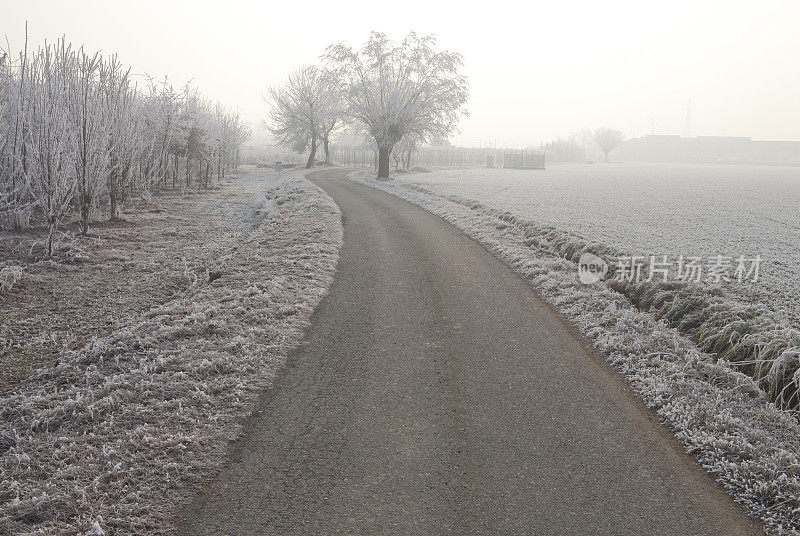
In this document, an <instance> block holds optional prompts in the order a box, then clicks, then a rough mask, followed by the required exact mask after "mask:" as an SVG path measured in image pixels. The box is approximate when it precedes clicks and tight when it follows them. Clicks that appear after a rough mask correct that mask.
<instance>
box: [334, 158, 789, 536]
mask: <svg viewBox="0 0 800 536" xmlns="http://www.w3.org/2000/svg"><path fill="white" fill-rule="evenodd" d="M349 177H350V178H351V179H353V180H357V181H359V182H361V183H362V184H365V185H367V186H371V187H373V188H377V189H379V190H383V191H385V192H388V193H390V194H393V195H395V196H397V197H400V198H402V199H405V200H407V201H410V202H412V203H414V204H415V205H418V206H420V207H422V208H424V209H426V210H429V211H430V212H433V213H435V214H438V215H439V216H441V217H443V218H444V219H446V220H447V221H449V222H451V223H453V224H454V225H456V226H457V227H459V228H461V229H462V230H464V231H465V232H466V233H467V234H468V235H470V236H471V237H473V238H474V239H476V240H478V241H479V242H481V243H482V244H483V245H484V246H486V247H487V248H488V249H489V250H490V251H492V252H493V253H494V254H495V255H496V256H498V257H499V258H501V259H503V260H504V261H505V262H506V263H508V264H509V265H510V266H511V267H512V268H513V269H514V270H516V271H517V272H519V273H520V274H521V275H522V276H523V277H525V278H526V279H527V280H528V281H529V282H530V283H531V284H532V285H533V286H534V287H535V288H536V289H537V290H538V291H539V293H540V294H541V295H542V296H543V297H544V298H545V299H546V300H548V301H549V302H550V303H551V304H552V305H553V306H555V307H556V309H558V310H559V311H560V312H561V313H562V314H563V315H564V316H565V317H566V318H568V319H569V320H570V321H571V322H572V323H574V324H575V325H576V326H577V327H578V328H579V329H580V330H581V331H582V333H583V334H584V335H585V336H586V337H587V339H588V340H589V341H590V342H592V343H593V344H594V346H595V347H596V348H597V350H598V351H599V352H600V353H601V354H602V355H603V356H604V357H605V358H606V359H607V360H608V361H609V362H610V363H611V364H612V365H614V366H615V367H616V368H617V369H618V370H619V371H620V372H622V373H623V374H624V375H625V376H626V377H627V379H628V380H629V381H630V383H631V385H632V386H633V388H634V389H635V390H636V391H637V392H638V393H639V395H640V396H641V397H642V398H643V399H644V401H645V403H646V404H647V405H648V406H649V407H651V408H652V409H653V410H655V411H656V412H657V414H658V415H659V416H660V417H661V418H662V419H663V420H664V422H665V423H666V424H667V425H669V426H670V427H671V429H672V430H673V432H674V434H675V436H676V437H677V438H678V439H679V440H680V441H681V442H682V443H683V445H684V446H685V448H686V449H687V450H688V451H689V452H690V453H691V454H693V455H694V456H695V458H696V459H697V460H698V461H699V462H700V463H701V464H702V465H703V466H704V467H705V468H706V469H707V470H708V471H709V472H710V473H711V474H712V475H713V476H714V477H715V478H716V479H717V481H718V482H719V483H720V484H722V485H723V486H724V487H725V489H726V490H727V491H728V492H729V493H730V494H731V495H732V496H733V497H734V499H735V500H736V501H737V502H738V503H739V504H741V505H743V506H744V507H745V508H746V509H747V510H748V512H749V513H750V515H752V516H753V517H756V518H758V519H761V520H762V521H763V523H764V525H765V527H766V530H767V532H768V534H770V535H779V534H780V535H787V534H792V535H800V424H798V421H797V420H796V418H795V417H794V416H792V415H791V414H789V413H788V412H785V411H781V410H780V409H778V408H777V407H776V406H775V405H774V404H773V403H771V402H769V401H768V400H767V399H766V397H765V395H764V393H763V392H762V391H761V390H760V389H759V388H758V386H757V385H756V383H755V382H754V380H753V379H752V378H751V377H749V376H747V375H745V374H742V373H740V372H737V371H735V370H733V369H732V368H731V367H730V366H729V364H728V363H727V362H726V361H724V360H719V361H716V362H715V361H714V360H713V359H712V358H711V356H709V355H708V354H706V353H703V352H701V351H700V350H699V349H698V347H697V345H696V344H694V343H693V342H692V341H690V340H688V339H687V338H686V337H684V336H682V335H681V334H679V333H678V331H677V330H676V329H674V328H672V327H669V326H668V325H667V323H666V321H664V320H656V318H655V317H654V316H653V315H651V314H648V313H646V312H643V311H641V310H639V309H637V308H636V307H634V306H633V305H632V304H631V302H630V301H629V300H628V299H627V298H626V297H624V296H623V295H622V294H620V293H618V292H616V291H614V290H612V289H611V288H609V287H608V286H607V285H605V284H599V285H592V286H586V285H582V284H581V283H580V282H579V281H578V278H577V266H576V264H575V263H574V262H572V261H571V260H569V259H570V256H568V257H567V258H564V255H563V254H562V253H561V252H560V251H559V249H558V248H556V247H554V246H553V245H552V244H549V243H548V242H547V241H546V240H536V241H532V240H531V237H530V234H529V233H526V226H525V223H524V222H521V221H520V220H517V219H516V218H514V217H511V216H510V215H509V214H507V213H503V212H500V211H496V210H492V209H489V208H486V207H484V206H482V205H480V204H479V203H476V202H474V201H470V200H465V199H462V198H459V197H457V196H443V195H437V194H435V193H433V192H431V191H429V190H426V189H425V188H423V187H420V186H415V185H407V184H404V183H398V182H394V181H391V180H390V181H379V180H375V178H374V174H372V173H366V172H355V173H351V174H350V175H349Z"/></svg>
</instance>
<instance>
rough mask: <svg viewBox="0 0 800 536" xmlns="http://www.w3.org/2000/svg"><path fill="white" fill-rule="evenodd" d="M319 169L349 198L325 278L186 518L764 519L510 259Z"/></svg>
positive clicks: (670, 523)
mask: <svg viewBox="0 0 800 536" xmlns="http://www.w3.org/2000/svg"><path fill="white" fill-rule="evenodd" d="M311 178H312V180H314V181H315V182H316V183H317V184H319V185H320V186H321V187H322V188H324V189H325V190H326V191H327V192H328V193H329V194H330V195H331V196H332V197H333V199H334V200H335V201H336V202H337V203H338V204H339V206H340V207H341V209H342V213H343V222H344V246H343V249H342V253H341V258H340V261H339V268H338V271H337V274H336V277H335V279H334V282H333V285H332V287H331V291H330V294H329V296H328V297H327V298H326V299H325V300H323V302H322V303H321V305H320V306H319V308H318V309H317V311H316V312H315V313H314V316H313V317H312V326H311V328H310V330H309V331H308V333H307V336H306V338H307V341H305V342H304V344H303V345H301V347H300V348H299V349H298V350H297V351H296V352H294V353H293V354H292V355H291V356H290V358H289V363H288V365H287V367H286V368H285V370H284V371H283V372H282V373H281V374H280V375H279V376H278V378H277V379H276V381H275V384H274V386H273V388H271V389H270V390H269V391H268V392H266V393H265V394H264V395H263V397H262V399H261V401H260V406H259V408H258V411H257V412H256V414H255V415H254V416H253V417H252V418H251V419H250V420H249V421H248V423H247V426H246V428H245V435H244V437H243V438H242V439H241V440H239V441H237V442H236V443H234V444H233V445H232V448H231V456H230V458H231V459H230V463H229V465H228V466H227V467H226V468H225V469H224V470H223V471H222V473H221V474H220V475H219V477H218V478H217V479H216V480H215V481H214V482H212V484H211V485H210V486H209V488H208V489H207V490H205V491H204V492H203V493H202V494H201V495H200V496H199V497H198V498H197V500H196V501H195V503H194V504H192V505H190V506H189V507H188V508H187V509H186V510H185V511H184V512H183V514H182V516H181V518H180V520H179V531H180V533H181V534H184V535H187V536H197V535H206V534H207V535H212V534H213V535H231V536H233V535H236V536H242V535H259V536H262V535H273V534H274V535H294V534H308V535H324V534H331V535H339V534H359V535H361V534H364V535H367V534H370V535H371V534H375V535H442V534H486V535H510V534H520V535H522V534H537V535H555V534H558V535H571V534H574V535H581V536H585V535H589V534H591V535H643V534H659V535H680V536H687V535H724V536H736V535H745V534H748V535H753V534H763V532H762V531H761V529H760V525H758V524H756V523H755V522H753V521H751V520H749V519H748V518H747V517H745V515H744V514H743V513H742V511H741V510H740V509H739V508H738V507H737V506H736V505H735V504H734V503H733V501H732V500H731V499H730V498H729V497H728V496H727V495H726V494H725V493H724V492H723V491H722V490H721V489H720V488H719V487H718V486H717V485H716V484H715V483H714V482H713V481H712V479H711V478H710V477H709V476H707V475H706V474H705V473H704V472H703V471H702V469H701V468H700V467H699V466H698V465H697V464H696V463H695V462H694V461H693V460H692V459H691V458H690V457H689V456H688V455H686V454H685V453H684V452H683V451H682V449H681V448H680V446H679V445H678V444H677V442H676V441H675V440H674V439H673V438H672V436H671V435H670V434H669V432H668V431H667V430H665V429H664V428H663V427H662V426H661V425H660V424H658V422H657V420H656V419H655V418H654V417H653V416H652V415H651V413H650V412H649V411H648V410H647V409H646V408H645V407H644V406H643V404H642V403H641V402H640V401H639V400H638V399H637V398H636V397H635V395H633V394H632V393H631V391H630V389H629V387H628V385H627V383H626V382H625V380H624V379H622V378H621V377H620V376H618V375H617V374H616V373H614V372H613V371H612V370H611V369H610V368H609V367H608V366H607V365H606V364H605V362H604V361H602V359H601V358H599V357H597V356H596V355H594V354H593V353H592V352H591V351H590V350H588V349H587V347H586V346H585V344H584V343H583V342H582V341H581V339H580V337H579V336H578V335H576V333H575V332H574V330H573V329H572V328H571V327H570V326H568V325H567V324H566V323H565V322H564V321H563V320H562V319H561V318H559V317H558V316H557V315H556V314H555V313H554V312H552V311H551V310H550V309H549V308H548V306H547V305H545V304H544V303H543V302H542V301H541V299H540V298H539V297H538V296H537V295H536V293H535V292H534V291H533V290H532V288H531V287H530V286H529V285H528V284H527V283H526V282H525V281H524V280H523V279H522V278H521V277H519V276H517V275H516V274H515V273H514V272H513V271H512V270H511V269H510V268H508V267H507V266H506V265H504V264H503V263H502V262H500V261H499V260H497V259H495V258H494V257H493V256H492V255H491V254H489V253H488V252H487V251H486V250H485V249H484V248H483V247H481V246H480V245H479V244H477V243H476V242H474V241H472V240H471V239H469V238H468V237H467V236H465V235H464V234H463V233H461V232H460V231H459V230H457V229H456V228H455V227H453V226H451V225H450V224H448V223H446V222H445V221H443V220H442V219H440V218H438V217H437V216H434V215H432V214H430V213H428V212H425V211H424V210H422V209H420V208H417V207H415V206H413V205H411V204H409V203H407V202H405V201H402V200H400V199H397V198H395V197H392V196H390V195H388V194H385V193H383V192H380V191H377V190H374V189H371V188H368V187H365V186H362V185H359V184H356V183H353V182H350V181H348V180H346V179H344V173H343V172H341V171H324V172H319V173H316V174H314V175H312V176H311Z"/></svg>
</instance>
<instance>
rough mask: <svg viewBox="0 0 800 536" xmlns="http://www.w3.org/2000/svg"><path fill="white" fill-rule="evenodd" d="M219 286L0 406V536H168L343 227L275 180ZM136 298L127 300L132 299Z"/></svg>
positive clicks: (293, 333)
mask: <svg viewBox="0 0 800 536" xmlns="http://www.w3.org/2000/svg"><path fill="white" fill-rule="evenodd" d="M253 209H254V211H255V213H256V214H255V217H254V219H255V223H254V226H253V229H252V231H251V232H250V233H248V234H246V236H245V237H244V238H243V239H242V240H241V241H240V242H238V243H236V244H233V245H232V248H231V249H230V250H229V251H228V253H227V254H226V255H224V256H223V257H222V258H220V259H218V266H216V267H215V268H219V269H221V271H222V273H223V275H222V277H221V278H219V279H218V280H216V281H214V282H213V283H208V282H206V283H202V284H200V285H198V286H196V287H194V288H192V289H190V290H189V291H188V293H187V294H185V295H183V296H181V297H179V298H177V299H174V300H172V301H170V302H168V303H166V304H164V305H163V306H161V307H158V308H155V309H153V310H151V311H149V312H147V313H145V314H144V315H143V316H142V317H141V318H138V319H135V320H132V321H131V323H130V324H129V325H128V326H127V327H125V328H123V329H121V330H119V331H118V332H116V333H114V334H112V335H110V336H108V337H106V338H103V339H97V340H94V341H92V343H91V344H89V345H87V347H86V348H84V349H82V350H80V351H77V352H65V353H63V354H62V355H61V356H60V357H59V362H58V364H57V365H55V366H54V367H52V368H49V369H43V370H41V371H39V372H38V373H37V374H36V375H34V377H33V378H31V379H30V380H29V381H27V382H26V383H24V384H23V385H22V386H20V388H19V389H17V390H16V391H15V392H13V393H11V394H9V395H8V396H6V397H5V398H4V399H2V400H0V421H1V422H0V473H1V474H2V482H1V483H0V534H15V535H21V534H34V533H35V534H112V533H113V534H148V535H151V534H169V533H171V532H172V531H173V527H171V525H170V522H171V520H172V518H173V516H174V515H175V513H176V511H177V510H178V508H180V507H181V506H182V505H183V504H186V503H187V502H188V501H189V500H190V499H191V497H192V496H193V494H194V493H195V492H196V491H197V490H198V489H199V488H200V486H202V484H203V483H204V482H205V481H207V479H208V478H209V477H210V476H211V475H213V474H214V472H215V470H216V469H217V468H218V467H219V466H220V464H221V462H222V461H223V459H224V456H225V452H226V448H227V440H230V439H234V438H235V437H236V436H237V435H238V433H239V431H240V429H241V422H242V418H243V417H244V416H246V414H247V413H248V412H249V411H250V409H251V408H252V407H253V404H254V403H255V400H256V398H257V396H258V393H259V391H261V390H262V389H264V388H265V387H267V386H269V385H270V383H271V381H272V379H273V377H274V375H275V372H276V370H277V369H278V368H279V367H280V366H281V364H282V363H283V361H284V359H285V357H286V355H287V353H288V352H289V350H290V349H291V348H292V347H293V346H294V345H295V344H297V342H298V340H299V338H300V336H301V334H302V332H303V330H304V329H305V328H306V327H307V325H308V319H309V316H310V315H311V312H312V311H313V309H314V307H315V306H316V305H317V303H318V302H319V301H320V300H321V299H322V297H323V296H324V294H325V293H326V292H327V288H328V286H329V284H330V282H331V280H332V277H333V272H334V270H335V266H336V262H337V259H338V254H339V248H340V246H341V241H342V227H341V213H340V211H339V209H338V207H337V206H336V205H335V204H334V203H333V201H332V200H331V199H330V198H329V197H328V196H327V195H326V194H325V193H324V192H323V191H322V190H321V189H319V188H318V187H316V186H315V185H313V184H312V183H310V182H309V181H307V180H305V178H304V176H303V174H302V173H301V172H288V173H284V174H282V175H279V176H278V177H277V178H276V179H270V182H269V183H268V184H266V185H265V192H264V195H263V197H262V198H260V199H258V200H257V203H255V206H254V207H253ZM133 291H134V292H135V289H133Z"/></svg>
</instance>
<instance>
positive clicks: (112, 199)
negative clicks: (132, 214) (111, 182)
mask: <svg viewBox="0 0 800 536" xmlns="http://www.w3.org/2000/svg"><path fill="white" fill-rule="evenodd" d="M108 195H109V210H110V212H111V217H110V218H109V221H117V220H118V219H119V218H117V210H118V209H117V192H116V191H114V190H113V189H112V190H111V191H109V193H108Z"/></svg>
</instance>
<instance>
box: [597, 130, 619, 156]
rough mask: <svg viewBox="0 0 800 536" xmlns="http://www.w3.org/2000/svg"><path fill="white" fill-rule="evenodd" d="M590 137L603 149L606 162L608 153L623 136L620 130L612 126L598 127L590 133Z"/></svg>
mask: <svg viewBox="0 0 800 536" xmlns="http://www.w3.org/2000/svg"><path fill="white" fill-rule="evenodd" d="M592 139H593V140H594V142H595V143H596V144H597V145H598V146H599V147H600V150H601V151H603V156H604V157H605V161H606V162H608V153H610V152H611V151H612V150H613V149H614V147H616V146H617V145H618V144H619V143H620V142H621V141H622V140H623V139H625V138H624V136H623V134H622V132H620V131H619V130H614V129H613V128H598V129H597V130H595V131H594V133H592Z"/></svg>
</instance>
